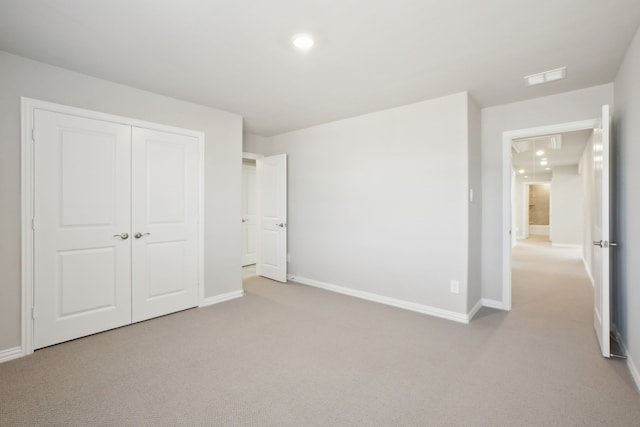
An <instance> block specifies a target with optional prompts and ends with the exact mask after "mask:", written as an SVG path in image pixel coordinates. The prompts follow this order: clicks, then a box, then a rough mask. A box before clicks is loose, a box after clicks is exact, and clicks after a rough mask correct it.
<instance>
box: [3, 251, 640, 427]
mask: <svg viewBox="0 0 640 427" xmlns="http://www.w3.org/2000/svg"><path fill="white" fill-rule="evenodd" d="M245 289H246V291H247V296H245V297H244V298H241V299H237V300H234V301H230V302H227V303H223V304H219V305H216V306H212V307H208V308H202V309H194V310H188V311H184V312H181V313H176V314H173V315H170V316H165V317H162V318H158V319H154V320H151V321H147V322H143V323H139V324H135V325H132V326H128V327H125V328H121V329H117V330H113V331H109V332H105V333H101V334H97V335H93V336H90V337H86V338H83V339H79V340H75V341H72V342H68V343H65V344H60V345H57V346H53V347H49V348H46V349H42V350H39V351H37V352H35V354H34V355H32V356H29V357H26V358H22V359H18V360H14V361H10V362H7V363H3V364H1V365H0V425H1V426H45V425H46V426H607V425H611V426H638V425H640V397H639V394H638V392H637V390H636V388H635V385H634V383H633V381H632V379H631V377H630V375H629V372H628V370H627V368H626V365H625V363H624V362H623V361H620V360H606V359H604V358H602V357H601V356H600V355H599V351H598V347H597V343H596V339H595V334H594V332H593V328H592V313H591V304H592V289H591V286H590V284H589V282H588V279H587V277H586V275H585V272H584V269H583V267H582V263H581V261H580V258H579V254H578V253H577V252H576V251H575V250H572V249H556V248H551V247H550V246H549V244H548V243H544V242H532V243H524V244H521V245H520V246H519V247H517V248H516V250H515V254H514V289H513V310H512V311H511V312H509V313H506V312H502V311H498V310H492V309H488V308H483V309H482V310H480V312H479V313H478V314H477V316H476V318H475V319H474V320H473V321H472V323H471V324H470V325H462V324H457V323H453V322H450V321H446V320H441V319H437V318H432V317H429V316H425V315H421V314H417V313H413V312H409V311H403V310H400V309H396V308H392V307H387V306H383V305H379V304H375V303H371V302H367V301H362V300H358V299H354V298H351V297H347V296H344V295H339V294H334V293H330V292H326V291H323V290H319V289H315V288H310V287H306V286H302V285H298V284H294V283H290V284H286V285H285V284H279V283H275V282H271V281H269V280H266V279H263V278H259V277H253V278H251V279H248V280H246V281H245Z"/></svg>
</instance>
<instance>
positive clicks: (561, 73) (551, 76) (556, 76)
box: [524, 67, 567, 86]
mask: <svg viewBox="0 0 640 427" xmlns="http://www.w3.org/2000/svg"><path fill="white" fill-rule="evenodd" d="M565 77H567V67H561V68H556V69H554V70H549V71H543V72H542V73H536V74H531V75H529V76H525V77H524V82H525V84H526V85H527V86H535V85H539V84H542V83H549V82H552V81H555V80H561V79H564V78H565Z"/></svg>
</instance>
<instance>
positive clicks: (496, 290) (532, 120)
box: [482, 84, 613, 301]
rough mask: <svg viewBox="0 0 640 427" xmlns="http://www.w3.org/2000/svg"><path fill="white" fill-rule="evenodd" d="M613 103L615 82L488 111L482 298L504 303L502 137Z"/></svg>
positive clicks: (588, 115)
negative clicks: (514, 131)
mask: <svg viewBox="0 0 640 427" xmlns="http://www.w3.org/2000/svg"><path fill="white" fill-rule="evenodd" d="M604 104H613V84H606V85H602V86H595V87H591V88H587V89H582V90H577V91H573V92H566V93H562V94H559V95H553V96H546V97H543V98H536V99H532V100H529V101H523V102H517V103H513V104H506V105H499V106H495V107H489V108H484V109H483V110H482V198H483V201H482V297H483V298H487V299H491V300H495V301H502V267H503V266H502V258H503V253H502V233H503V229H505V227H504V226H503V223H504V222H505V221H511V217H510V216H509V217H507V218H503V217H502V173H503V169H504V168H503V164H502V133H503V132H505V131H510V130H518V129H527V128H532V127H538V126H547V125H553V124H560V123H567V122H574V121H579V120H586V119H593V118H597V117H600V116H601V107H602V105H604Z"/></svg>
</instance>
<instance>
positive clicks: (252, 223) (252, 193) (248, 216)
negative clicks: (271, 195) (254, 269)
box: [242, 161, 258, 267]
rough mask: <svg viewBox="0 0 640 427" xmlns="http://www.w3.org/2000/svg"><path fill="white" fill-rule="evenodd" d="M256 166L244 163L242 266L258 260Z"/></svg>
mask: <svg viewBox="0 0 640 427" xmlns="http://www.w3.org/2000/svg"><path fill="white" fill-rule="evenodd" d="M257 233H258V226H257V215H256V165H255V163H248V162H247V161H243V162H242V266H243V267H244V266H246V265H251V264H255V263H256V260H257V241H258V236H257Z"/></svg>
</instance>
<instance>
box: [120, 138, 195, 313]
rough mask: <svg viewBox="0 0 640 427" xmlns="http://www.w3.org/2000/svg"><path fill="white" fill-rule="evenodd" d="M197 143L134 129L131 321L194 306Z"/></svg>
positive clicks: (193, 139) (190, 139) (191, 139)
mask: <svg viewBox="0 0 640 427" xmlns="http://www.w3.org/2000/svg"><path fill="white" fill-rule="evenodd" d="M198 156H199V150H198V139H197V138H195V137H191V136H185V135H177V134H173V133H168V132H160V131H157V130H150V129H142V128H136V127H134V128H132V177H133V178H132V195H131V199H132V211H131V216H132V228H131V232H132V236H131V237H132V247H133V249H132V251H133V254H132V265H133V268H132V277H133V288H132V319H133V321H134V322H138V321H141V320H145V319H149V318H152V317H157V316H161V315H164V314H167V313H171V312H175V311H179V310H184V309H186V308H190V307H195V306H196V305H198V192H199V188H198V168H199V157H198Z"/></svg>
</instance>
